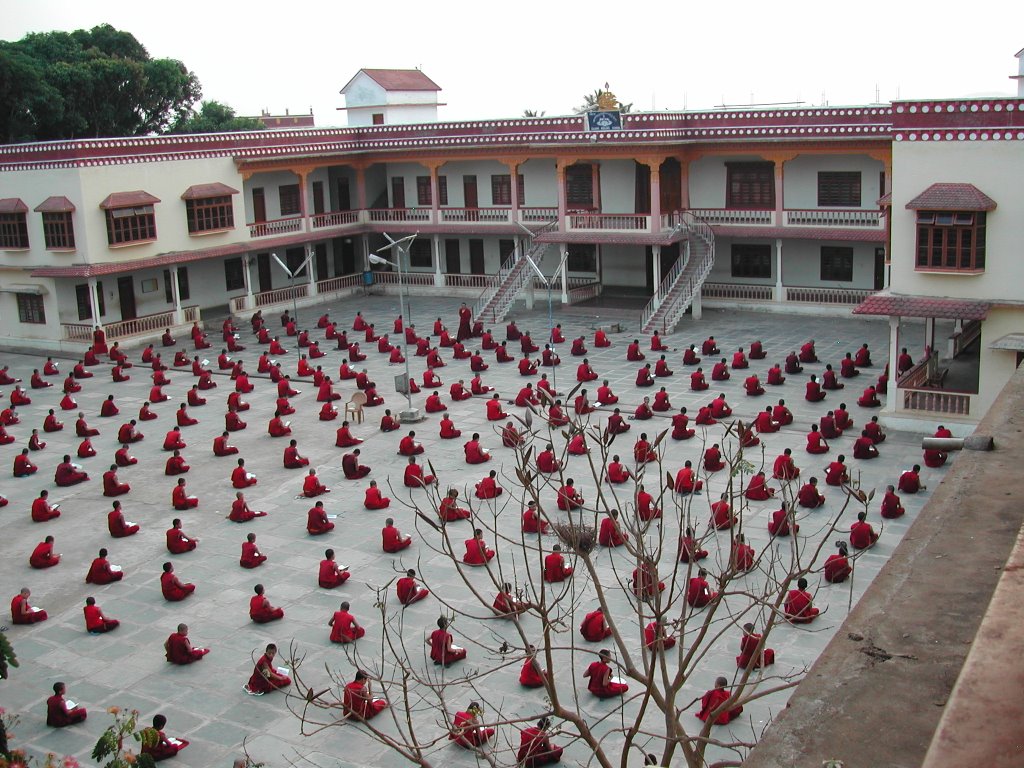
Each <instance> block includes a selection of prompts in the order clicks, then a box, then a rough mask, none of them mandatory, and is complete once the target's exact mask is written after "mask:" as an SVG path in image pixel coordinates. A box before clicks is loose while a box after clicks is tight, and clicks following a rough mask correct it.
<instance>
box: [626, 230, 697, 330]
mask: <svg viewBox="0 0 1024 768" xmlns="http://www.w3.org/2000/svg"><path fill="white" fill-rule="evenodd" d="M684 229H685V230H686V233H687V239H686V246H687V253H686V257H685V258H683V259H680V260H679V261H677V262H676V264H675V265H674V266H673V268H672V270H670V272H669V274H668V275H667V276H666V277H665V279H664V280H662V282H661V284H660V285H659V286H658V290H657V291H656V293H655V295H654V297H652V299H651V301H650V303H649V304H648V305H647V307H646V308H645V309H644V313H643V315H642V316H641V323H640V327H641V329H642V330H643V332H644V333H650V332H651V331H653V330H654V329H656V328H658V329H660V330H661V331H663V332H664V331H668V330H669V329H671V328H674V327H675V325H676V323H678V322H679V319H680V318H681V317H682V316H683V313H684V312H686V310H687V309H689V307H690V305H691V304H692V303H693V298H694V296H696V295H697V291H699V290H700V287H701V285H703V284H704V281H705V280H706V279H707V276H708V275H709V274H710V273H711V268H712V267H713V266H714V263H715V235H714V232H713V231H712V229H711V227H710V226H708V224H707V223H706V222H704V221H701V220H699V219H697V218H695V217H694V216H693V215H692V214H690V213H689V212H688V211H684V212H682V214H681V215H680V221H679V223H678V224H677V225H676V231H681V230H684Z"/></svg>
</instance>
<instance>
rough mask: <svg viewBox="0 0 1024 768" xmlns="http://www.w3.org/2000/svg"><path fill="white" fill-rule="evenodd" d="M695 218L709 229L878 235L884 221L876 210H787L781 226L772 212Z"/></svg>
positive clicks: (717, 212) (709, 211)
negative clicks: (848, 231)
mask: <svg viewBox="0 0 1024 768" xmlns="http://www.w3.org/2000/svg"><path fill="white" fill-rule="evenodd" d="M690 212H691V213H692V214H693V215H694V216H696V217H697V218H699V219H703V220H704V221H706V222H707V223H708V224H711V225H712V226H724V227H775V226H782V227H783V228H785V229H800V228H813V229H831V228H835V229H863V230H870V231H877V232H881V231H882V230H884V229H885V220H884V218H883V216H882V212H881V211H879V210H853V209H848V208H847V209H838V210H833V209H827V208H787V209H786V210H784V211H783V212H782V214H783V215H782V222H781V224H778V223H777V218H778V216H777V213H776V211H773V210H742V209H737V208H693V209H691V211H690Z"/></svg>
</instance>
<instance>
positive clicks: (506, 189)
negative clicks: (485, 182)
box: [491, 173, 526, 205]
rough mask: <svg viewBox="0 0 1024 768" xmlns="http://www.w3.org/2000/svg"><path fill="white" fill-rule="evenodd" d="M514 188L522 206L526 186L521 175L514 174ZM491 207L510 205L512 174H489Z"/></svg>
mask: <svg viewBox="0 0 1024 768" xmlns="http://www.w3.org/2000/svg"><path fill="white" fill-rule="evenodd" d="M516 186H517V187H518V189H517V190H516V193H517V195H518V197H519V204H520V205H522V204H523V198H525V197H526V195H525V194H524V192H525V190H526V184H525V181H524V179H523V174H521V173H517V174H516ZM491 205H512V174H510V173H495V174H491Z"/></svg>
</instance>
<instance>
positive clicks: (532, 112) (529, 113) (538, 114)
mask: <svg viewBox="0 0 1024 768" xmlns="http://www.w3.org/2000/svg"><path fill="white" fill-rule="evenodd" d="M545 114H547V113H546V112H545V111H544V110H541V111H540V112H538V111H537V110H535V109H524V110H523V117H544V115H545Z"/></svg>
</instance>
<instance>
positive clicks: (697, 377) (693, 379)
mask: <svg viewBox="0 0 1024 768" xmlns="http://www.w3.org/2000/svg"><path fill="white" fill-rule="evenodd" d="M709 386H710V385H709V384H708V383H707V381H706V380H705V378H704V369H703V368H698V369H697V370H696V371H694V372H693V373H691V374H690V389H692V390H693V391H694V392H703V391H704V390H705V389H707V388H708V387H709Z"/></svg>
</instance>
